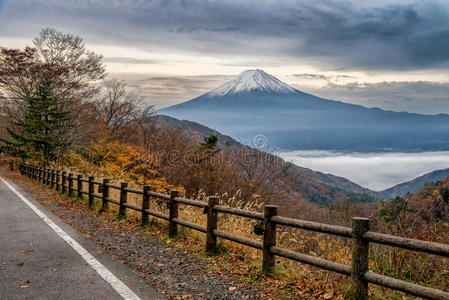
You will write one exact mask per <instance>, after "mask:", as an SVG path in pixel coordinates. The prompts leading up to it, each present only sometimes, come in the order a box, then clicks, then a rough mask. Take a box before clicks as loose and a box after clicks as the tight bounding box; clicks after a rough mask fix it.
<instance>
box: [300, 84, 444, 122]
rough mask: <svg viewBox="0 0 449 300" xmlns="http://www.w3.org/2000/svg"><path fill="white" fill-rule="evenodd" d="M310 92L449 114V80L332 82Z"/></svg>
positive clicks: (390, 107)
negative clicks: (441, 81)
mask: <svg viewBox="0 0 449 300" xmlns="http://www.w3.org/2000/svg"><path fill="white" fill-rule="evenodd" d="M307 92H310V93H312V94H315V95H318V96H320V97H323V98H327V99H335V100H341V101H344V102H350V103H354V104H360V105H364V106H368V107H380V108H383V109H387V110H394V111H407V112H416V113H427V114H439V113H445V114H449V83H440V82H431V81H415V82H394V81H393V82H380V83H360V82H350V83H346V84H338V83H336V82H329V83H328V84H327V85H326V86H325V87H321V88H316V89H308V90H307Z"/></svg>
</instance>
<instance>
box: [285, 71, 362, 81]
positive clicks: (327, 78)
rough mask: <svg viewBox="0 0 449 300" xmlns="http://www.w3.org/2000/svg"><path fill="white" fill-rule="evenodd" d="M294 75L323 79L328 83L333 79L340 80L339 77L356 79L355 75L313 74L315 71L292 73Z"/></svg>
mask: <svg viewBox="0 0 449 300" xmlns="http://www.w3.org/2000/svg"><path fill="white" fill-rule="evenodd" d="M292 76H294V77H298V78H304V79H315V80H316V79H318V80H325V81H327V82H329V83H331V82H333V81H340V80H341V79H356V78H357V77H355V76H350V75H323V74H315V73H303V74H292Z"/></svg>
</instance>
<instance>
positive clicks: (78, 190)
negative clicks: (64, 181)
mask: <svg viewBox="0 0 449 300" xmlns="http://www.w3.org/2000/svg"><path fill="white" fill-rule="evenodd" d="M82 179H83V176H82V175H81V174H78V175H77V176H76V182H77V184H76V197H77V198H78V199H80V198H82V197H83V193H82V191H83V181H82Z"/></svg>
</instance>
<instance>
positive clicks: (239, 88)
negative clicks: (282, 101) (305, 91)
mask: <svg viewBox="0 0 449 300" xmlns="http://www.w3.org/2000/svg"><path fill="white" fill-rule="evenodd" d="M251 91H262V92H268V93H276V94H294V93H297V92H298V91H297V90H296V89H294V88H292V87H290V86H288V85H287V84H285V83H283V82H282V81H280V80H279V79H277V78H276V77H274V76H272V75H270V74H268V73H266V72H264V71H262V70H259V69H256V70H246V71H244V72H242V73H240V74H239V75H238V76H237V77H235V78H234V79H232V80H230V81H228V82H226V83H225V84H222V85H220V86H219V87H217V88H216V89H214V90H212V91H210V92H209V93H207V94H206V96H208V97H215V96H224V95H229V94H231V95H232V94H237V93H241V92H251Z"/></svg>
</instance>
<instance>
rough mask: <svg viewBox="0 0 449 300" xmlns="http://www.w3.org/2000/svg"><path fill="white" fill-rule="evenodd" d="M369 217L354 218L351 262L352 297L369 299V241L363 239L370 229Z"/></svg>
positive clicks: (359, 299) (362, 299) (358, 299)
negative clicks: (366, 274)
mask: <svg viewBox="0 0 449 300" xmlns="http://www.w3.org/2000/svg"><path fill="white" fill-rule="evenodd" d="M369 221H370V220H369V219H368V218H352V238H353V239H352V262H351V278H352V284H351V296H352V299H354V300H355V299H357V300H365V299H368V282H367V281H366V280H365V273H366V272H367V271H368V251H369V242H367V241H365V240H364V239H363V235H364V234H365V232H367V231H369Z"/></svg>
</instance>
